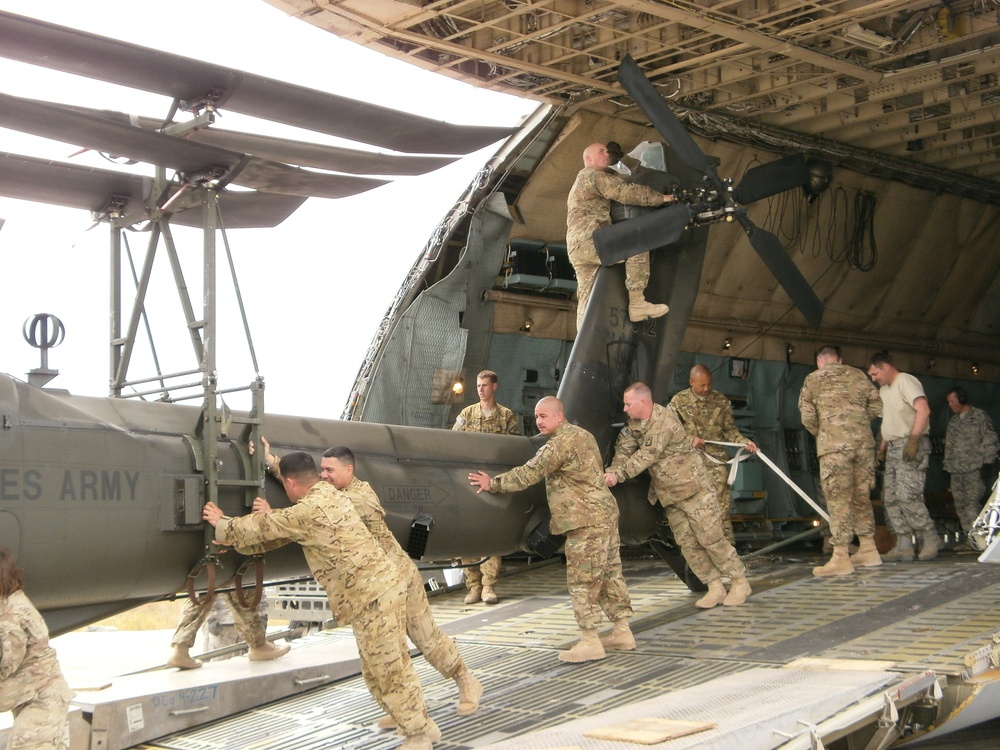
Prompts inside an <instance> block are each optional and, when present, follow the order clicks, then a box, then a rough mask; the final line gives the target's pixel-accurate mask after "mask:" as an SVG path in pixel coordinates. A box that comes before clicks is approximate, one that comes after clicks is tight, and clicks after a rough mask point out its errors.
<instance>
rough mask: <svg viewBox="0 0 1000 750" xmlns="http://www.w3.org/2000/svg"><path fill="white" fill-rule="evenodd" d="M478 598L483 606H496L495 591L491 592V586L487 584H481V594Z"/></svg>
mask: <svg viewBox="0 0 1000 750" xmlns="http://www.w3.org/2000/svg"><path fill="white" fill-rule="evenodd" d="M480 596H481V597H482V600H483V603H484V604H496V603H497V601H499V600H498V599H497V593H496V591H494V590H493V585H492V584H489V583H484V584H483V593H482V594H481V595H480Z"/></svg>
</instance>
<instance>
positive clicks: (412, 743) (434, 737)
mask: <svg viewBox="0 0 1000 750" xmlns="http://www.w3.org/2000/svg"><path fill="white" fill-rule="evenodd" d="M428 723H429V726H428V727H427V729H425V730H424V731H423V733H421V734H411V735H410V736H409V737H407V738H406V739H405V740H403V744H402V745H400V746H399V750H433V749H434V743H435V742H437V741H438V740H439V739H441V730H440V729H438V725H437V724H435V723H434V722H433V721H431V720H430V719H428Z"/></svg>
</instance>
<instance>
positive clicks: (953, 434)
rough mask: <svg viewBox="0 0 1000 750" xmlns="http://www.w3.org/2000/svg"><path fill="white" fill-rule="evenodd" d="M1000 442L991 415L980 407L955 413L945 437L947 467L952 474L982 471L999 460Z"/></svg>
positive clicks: (946, 469)
mask: <svg viewBox="0 0 1000 750" xmlns="http://www.w3.org/2000/svg"><path fill="white" fill-rule="evenodd" d="M998 450H1000V441H998V439H997V433H996V430H995V429H993V421H992V420H991V419H990V415H989V414H987V413H986V412H985V411H983V410H982V409H980V408H978V407H976V406H970V407H969V410H968V411H967V412H965V414H952V415H951V419H949V420H948V430H947V432H946V433H945V439H944V470H945V471H947V472H950V473H952V474H965V473H968V472H970V471H978V470H979V467H980V466H982V465H983V464H991V463H993V462H994V461H996V459H997V451H998Z"/></svg>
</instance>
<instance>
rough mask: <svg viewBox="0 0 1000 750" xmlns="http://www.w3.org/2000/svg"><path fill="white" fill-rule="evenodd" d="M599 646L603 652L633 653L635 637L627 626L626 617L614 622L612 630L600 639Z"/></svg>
mask: <svg viewBox="0 0 1000 750" xmlns="http://www.w3.org/2000/svg"><path fill="white" fill-rule="evenodd" d="M601 645H602V646H604V650H605V651H635V636H633V635H632V628H630V627H629V626H628V618H627V617H620V618H618V619H617V620H615V627H614V629H612V631H611V632H610V633H608V634H607V635H606V636H604V637H603V638H601Z"/></svg>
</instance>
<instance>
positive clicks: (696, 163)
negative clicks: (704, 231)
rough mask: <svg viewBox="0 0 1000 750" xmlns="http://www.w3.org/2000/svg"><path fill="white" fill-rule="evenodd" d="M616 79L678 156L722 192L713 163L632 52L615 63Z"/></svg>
mask: <svg viewBox="0 0 1000 750" xmlns="http://www.w3.org/2000/svg"><path fill="white" fill-rule="evenodd" d="M618 81H619V83H621V85H622V86H623V87H624V89H625V90H626V91H627V92H628V93H629V96H631V97H632V99H633V100H635V103H636V104H637V105H639V109H641V110H642V111H643V112H644V113H645V115H646V117H648V118H649V121H650V122H651V123H653V127H654V128H656V130H657V132H659V134H660V135H662V136H663V137H664V138H665V139H666V141H667V143H668V144H669V146H670V148H672V149H673V150H674V153H675V154H677V157H678V158H679V159H680V160H681V161H682V162H684V163H685V164H687V165H688V166H689V167H691V168H692V169H697V170H698V171H699V172H701V173H702V174H703V175H705V177H707V178H708V181H709V182H710V183H711V185H712V187H713V188H715V189H716V191H718V192H719V193H720V194H721V193H722V192H723V191H724V186H723V184H722V180H720V179H719V175H718V173H716V171H715V165H714V164H712V162H711V161H710V160H709V158H708V157H707V156H705V153H704V152H703V151H702V150H701V149H700V148H698V144H697V143H695V142H694V139H693V138H692V137H691V135H690V133H688V132H687V130H685V129H684V126H683V125H682V124H681V121H680V120H678V119H677V115H675V114H674V112H673V110H672V109H670V105H669V104H667V102H666V100H665V99H664V98H663V97H662V96H660V94H659V93H658V92H657V90H656V88H655V87H654V86H653V84H652V83H650V82H649V79H648V78H646V76H645V74H644V73H643V72H642V70H640V69H639V66H638V65H636V62H635V60H633V59H632V56H631V55H625V59H623V60H622V61H621V64H620V65H619V66H618Z"/></svg>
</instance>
